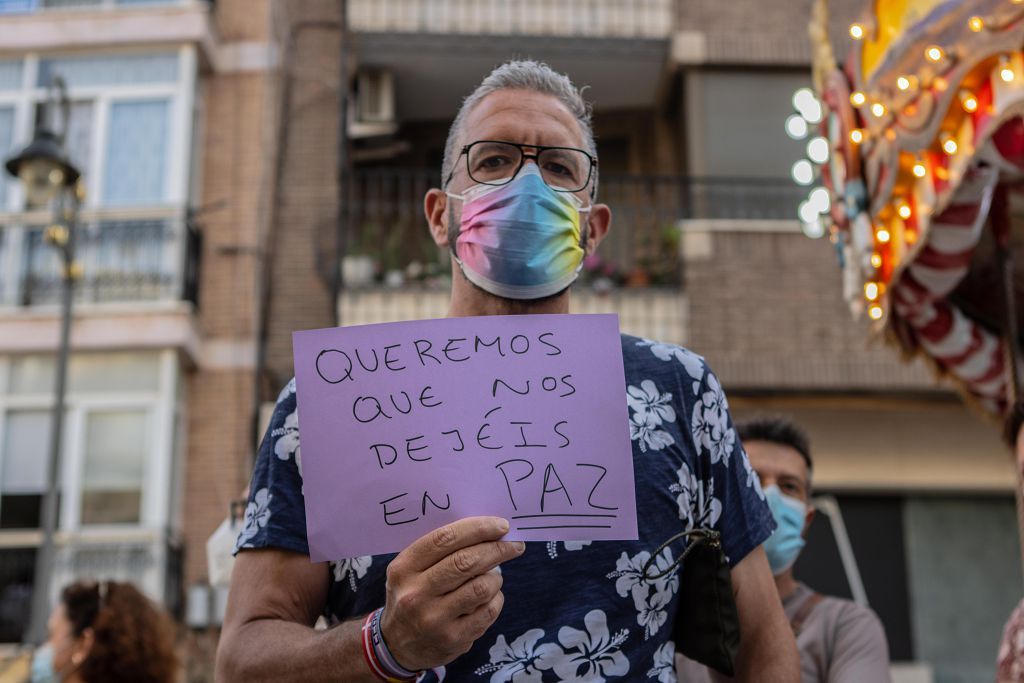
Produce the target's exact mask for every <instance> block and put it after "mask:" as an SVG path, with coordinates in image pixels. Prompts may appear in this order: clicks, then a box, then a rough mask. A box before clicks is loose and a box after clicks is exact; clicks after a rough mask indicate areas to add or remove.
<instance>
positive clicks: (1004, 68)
mask: <svg viewBox="0 0 1024 683" xmlns="http://www.w3.org/2000/svg"><path fill="white" fill-rule="evenodd" d="M1016 75H1017V74H1016V73H1014V71H1013V65H1012V64H1010V59H1009V58H1008V57H1007V56H1006V55H1003V56H1002V57H1000V58H999V78H1001V79H1002V81H1003V83H1010V82H1012V81H1013V79H1014V78H1015V77H1016Z"/></svg>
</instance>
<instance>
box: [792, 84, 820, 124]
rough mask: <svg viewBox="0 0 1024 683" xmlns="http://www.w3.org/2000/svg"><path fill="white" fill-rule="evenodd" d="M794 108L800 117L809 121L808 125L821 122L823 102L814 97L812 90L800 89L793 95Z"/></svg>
mask: <svg viewBox="0 0 1024 683" xmlns="http://www.w3.org/2000/svg"><path fill="white" fill-rule="evenodd" d="M793 107H794V108H795V109H796V110H797V111H798V112H800V116H803V117H804V118H805V119H807V122H808V123H818V122H819V121H821V117H822V114H823V112H822V109H821V102H819V101H818V98H817V97H815V96H814V93H813V92H812V91H811V89H810V88H800V89H799V90H797V91H796V92H795V93H793Z"/></svg>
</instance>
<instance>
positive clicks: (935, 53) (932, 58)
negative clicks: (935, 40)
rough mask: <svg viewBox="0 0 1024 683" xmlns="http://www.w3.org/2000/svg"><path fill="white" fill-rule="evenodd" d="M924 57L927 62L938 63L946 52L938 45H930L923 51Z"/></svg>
mask: <svg viewBox="0 0 1024 683" xmlns="http://www.w3.org/2000/svg"><path fill="white" fill-rule="evenodd" d="M924 56H925V57H926V58H927V59H928V61H929V62H939V61H942V58H943V57H945V56H946V51H945V50H943V49H942V48H941V47H939V46H938V45H931V46H929V47H928V49H926V50H925V51H924Z"/></svg>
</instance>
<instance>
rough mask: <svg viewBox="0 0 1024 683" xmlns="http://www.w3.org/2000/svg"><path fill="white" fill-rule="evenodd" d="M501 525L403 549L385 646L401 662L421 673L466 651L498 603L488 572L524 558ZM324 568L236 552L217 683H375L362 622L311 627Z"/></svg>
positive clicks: (270, 554) (475, 524) (433, 537)
mask: <svg viewBox="0 0 1024 683" xmlns="http://www.w3.org/2000/svg"><path fill="white" fill-rule="evenodd" d="M507 530H508V523H507V522H506V521H505V520H501V519H498V518H493V517H473V518H469V519H463V520H459V521H458V522H455V523H453V524H450V525H448V526H446V527H442V528H441V529H438V530H436V531H434V532H431V533H430V534H427V535H426V536H423V537H422V538H420V539H419V540H417V541H415V542H414V543H413V544H412V545H410V546H409V547H408V548H406V549H405V550H403V551H402V552H401V553H399V555H398V556H397V557H396V558H395V559H394V560H393V561H392V563H391V565H390V566H389V568H388V584H387V602H386V608H385V611H384V619H383V621H382V629H383V634H384V639H385V641H386V642H387V643H388V645H389V647H390V649H391V651H392V653H393V654H394V656H395V658H396V659H397V660H398V662H399V663H400V664H402V665H403V666H405V667H406V668H408V669H413V670H418V669H427V668H431V667H435V666H441V665H443V664H447V663H448V662H450V661H451V660H452V659H454V658H455V657H457V656H459V655H460V654H463V653H464V652H466V651H468V650H469V648H470V647H472V645H473V642H474V641H475V640H476V639H477V638H479V637H480V636H481V635H482V634H483V633H484V631H486V630H487V628H488V627H489V626H490V625H491V624H492V623H494V620H495V619H497V617H498V614H499V613H500V612H501V608H502V606H503V604H504V596H503V595H502V593H501V575H500V574H498V573H495V572H492V571H491V570H492V569H493V568H494V567H496V566H498V565H499V564H501V563H502V562H504V561H506V560H510V559H512V558H514V557H518V556H519V554H521V553H522V550H523V545H522V544H521V543H508V542H503V541H500V540H498V539H500V538H501V537H502V536H503V535H504V534H505V532H506V531H507ZM328 571H329V569H328V566H327V564H326V563H320V564H312V563H310V561H309V558H308V557H307V556H305V555H301V554H297V553H290V552H286V551H281V550H269V549H268V550H248V551H244V552H241V553H239V555H238V558H237V560H236V561H235V568H234V572H233V574H232V577H231V593H230V595H229V596H228V608H227V614H226V615H225V618H224V630H223V632H222V633H221V639H220V646H219V649H218V652H217V680H218V681H246V683H249V682H250V681H253V682H255V681H290V680H298V681H302V683H316V682H317V681H373V680H376V679H374V678H373V677H372V675H371V674H370V671H369V669H368V668H367V666H366V663H365V661H364V659H363V655H362V645H361V637H360V636H361V633H360V628H361V622H360V621H359V620H353V621H347V622H344V623H342V624H340V625H339V626H337V627H335V628H332V629H329V630H327V631H315V630H314V629H313V624H314V623H315V622H316V619H317V617H318V616H319V615H320V614H321V612H322V611H323V607H324V604H325V602H326V600H327V589H328V585H329V581H330V576H329V574H328Z"/></svg>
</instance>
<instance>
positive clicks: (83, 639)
mask: <svg viewBox="0 0 1024 683" xmlns="http://www.w3.org/2000/svg"><path fill="white" fill-rule="evenodd" d="M95 643H96V632H95V631H93V630H92V629H91V628H87V629H85V630H84V631H82V635H80V636H78V638H76V639H75V642H74V644H73V645H72V649H71V663H72V664H74V665H75V666H76V667H77V666H81V665H82V662H84V661H85V660H86V659H88V657H89V654H90V653H91V652H92V646H93V645H94V644H95Z"/></svg>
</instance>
